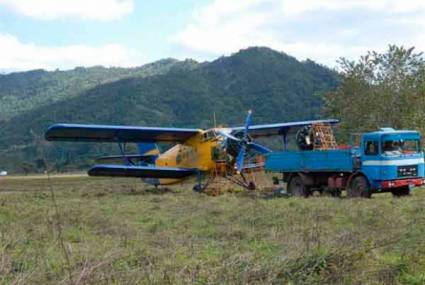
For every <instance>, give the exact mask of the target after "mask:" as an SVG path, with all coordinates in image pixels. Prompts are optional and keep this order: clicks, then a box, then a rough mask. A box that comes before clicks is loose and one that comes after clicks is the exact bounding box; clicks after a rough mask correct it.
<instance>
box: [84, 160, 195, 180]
mask: <svg viewBox="0 0 425 285" xmlns="http://www.w3.org/2000/svg"><path fill="white" fill-rule="evenodd" d="M197 171H198V170H197V169H192V168H175V167H154V166H127V165H104V164H100V165H95V166H94V167H92V168H91V169H90V170H89V171H88V174H89V175H90V176H116V177H139V178H174V179H179V178H185V177H187V176H190V175H192V174H195V173H196V172H197Z"/></svg>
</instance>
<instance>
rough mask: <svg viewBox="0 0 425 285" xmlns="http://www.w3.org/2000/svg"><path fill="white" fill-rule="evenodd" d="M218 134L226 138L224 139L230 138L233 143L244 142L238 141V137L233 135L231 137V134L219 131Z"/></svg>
mask: <svg viewBox="0 0 425 285" xmlns="http://www.w3.org/2000/svg"><path fill="white" fill-rule="evenodd" d="M218 133H219V134H220V135H222V136H224V137H226V138H228V139H231V140H233V141H237V142H241V141H242V140H241V139H238V138H237V137H235V136H233V135H231V134H229V133H226V132H223V131H219V132H218Z"/></svg>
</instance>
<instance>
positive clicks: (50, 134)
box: [45, 124, 199, 143]
mask: <svg viewBox="0 0 425 285" xmlns="http://www.w3.org/2000/svg"><path fill="white" fill-rule="evenodd" d="M198 133H199V130H197V129H182V128H153V127H132V126H108V125H77V124H57V125H53V126H50V127H49V129H48V130H47V131H46V133H45V138H46V140H48V141H72V142H133V143H140V142H149V143H155V142H183V141H185V140H187V139H188V138H190V137H191V136H193V135H195V134H198Z"/></svg>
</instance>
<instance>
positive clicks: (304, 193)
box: [265, 128, 425, 198]
mask: <svg viewBox="0 0 425 285" xmlns="http://www.w3.org/2000/svg"><path fill="white" fill-rule="evenodd" d="M303 138H304V137H303ZM355 138H357V139H354V140H352V141H357V143H354V142H352V143H351V145H349V146H347V147H345V148H343V149H341V148H338V147H334V148H332V149H324V150H314V149H310V150H309V149H305V148H304V149H300V150H295V151H279V152H273V153H270V154H269V155H268V156H267V157H266V161H265V169H266V171H269V172H274V173H280V174H281V176H280V177H276V178H275V184H276V183H280V182H284V183H287V191H288V192H289V193H290V194H292V195H294V196H301V197H308V196H309V195H311V194H312V193H313V192H314V191H319V192H327V193H329V194H331V195H335V196H339V195H341V192H342V191H343V190H345V191H346V192H347V196H348V197H365V198H369V197H371V195H372V194H373V193H381V192H391V193H392V194H393V195H394V196H405V195H409V193H410V191H411V189H412V188H413V187H418V186H421V185H424V184H425V177H424V176H425V173H424V171H425V170H424V154H423V152H422V150H421V135H420V133H419V132H416V131H406V130H394V129H392V128H382V129H380V130H378V131H375V132H368V133H363V134H360V135H358V136H356V137H355Z"/></svg>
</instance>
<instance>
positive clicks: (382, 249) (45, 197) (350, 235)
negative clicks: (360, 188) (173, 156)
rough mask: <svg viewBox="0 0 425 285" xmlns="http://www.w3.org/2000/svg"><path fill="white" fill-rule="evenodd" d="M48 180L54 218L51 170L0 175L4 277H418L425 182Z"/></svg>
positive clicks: (152, 280) (340, 280) (370, 280)
mask: <svg viewBox="0 0 425 285" xmlns="http://www.w3.org/2000/svg"><path fill="white" fill-rule="evenodd" d="M51 184H52V186H53V189H54V194H55V195H54V196H55V200H56V204H57V206H58V207H57V209H58V213H59V217H57V216H56V211H55V206H54V205H55V203H54V202H53V200H52V195H51V193H50V192H49V187H48V185H49V184H48V183H47V180H46V179H43V178H39V177H38V178H37V177H35V178H26V179H20V178H7V179H4V178H0V283H1V284H111V283H112V284H188V283H194V284H424V283H425V211H424V208H425V190H418V191H417V192H415V193H414V194H413V195H412V196H411V197H408V198H402V199H393V198H392V197H391V196H390V195H386V194H384V195H375V196H374V197H373V198H372V199H369V200H361V199H351V200H350V199H336V198H326V197H320V198H319V197H314V198H310V199H297V198H289V199H288V198H272V199H265V198H262V197H261V196H258V195H254V194H252V193H246V192H241V193H228V194H224V195H221V196H219V197H209V196H206V195H203V194H196V193H193V192H192V191H190V190H188V189H191V188H190V187H189V186H177V187H175V188H171V189H169V190H167V191H155V190H154V189H152V188H146V186H144V185H143V184H141V183H140V181H139V180H131V179H130V180H122V179H94V178H88V177H84V176H81V177H78V176H74V177H58V178H52V179H51ZM184 188H186V189H184Z"/></svg>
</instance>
